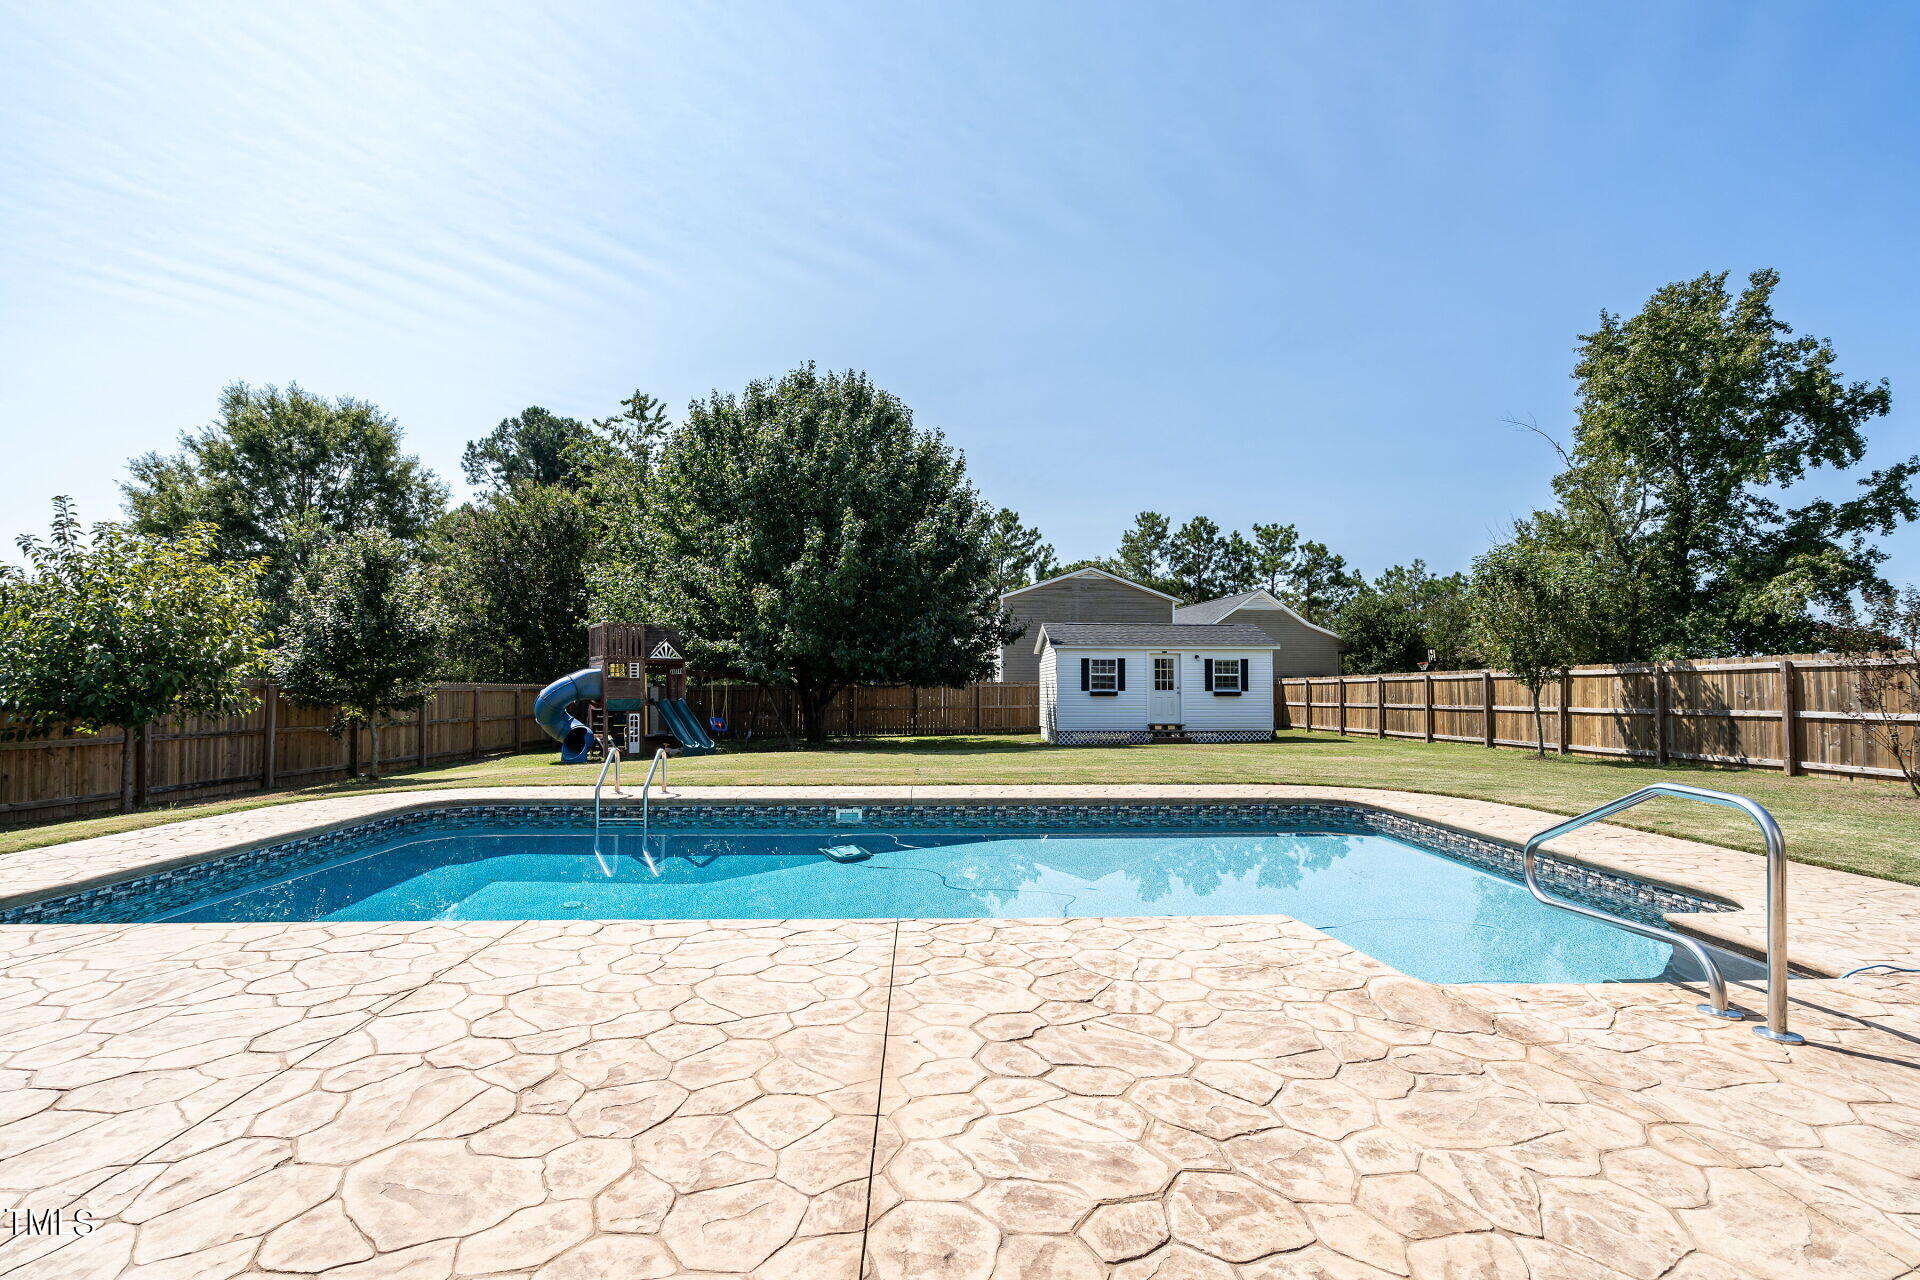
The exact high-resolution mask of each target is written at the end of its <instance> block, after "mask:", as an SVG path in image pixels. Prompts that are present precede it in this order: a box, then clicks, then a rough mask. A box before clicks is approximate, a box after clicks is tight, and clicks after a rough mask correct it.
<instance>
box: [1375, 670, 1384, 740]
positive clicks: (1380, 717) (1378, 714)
mask: <svg viewBox="0 0 1920 1280" xmlns="http://www.w3.org/2000/svg"><path fill="white" fill-rule="evenodd" d="M1373 736H1374V737H1376V738H1384V737H1386V736H1387V678H1386V677H1385V676H1375V677H1374V678H1373Z"/></svg>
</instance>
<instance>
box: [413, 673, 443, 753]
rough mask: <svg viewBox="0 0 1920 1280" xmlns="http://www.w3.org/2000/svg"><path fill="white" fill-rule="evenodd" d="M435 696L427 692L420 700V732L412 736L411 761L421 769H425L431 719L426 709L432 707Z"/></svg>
mask: <svg viewBox="0 0 1920 1280" xmlns="http://www.w3.org/2000/svg"><path fill="white" fill-rule="evenodd" d="M436 696H437V695H436V694H435V693H432V692H429V693H428V694H427V696H426V697H424V698H422V699H421V700H420V717H419V719H420V731H419V733H417V734H415V735H414V743H413V759H414V763H415V764H416V765H417V766H418V767H419V768H422V769H424V768H426V767H427V733H428V729H427V725H428V723H429V722H430V721H431V719H432V717H431V716H429V715H428V714H427V709H428V708H429V707H431V706H433V700H434V698H435V697H436Z"/></svg>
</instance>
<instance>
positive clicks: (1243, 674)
mask: <svg viewBox="0 0 1920 1280" xmlns="http://www.w3.org/2000/svg"><path fill="white" fill-rule="evenodd" d="M1246 691H1247V659H1245V658H1242V659H1240V692H1242V693H1245V692H1246Z"/></svg>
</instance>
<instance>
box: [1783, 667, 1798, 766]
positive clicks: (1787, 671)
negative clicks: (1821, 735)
mask: <svg viewBox="0 0 1920 1280" xmlns="http://www.w3.org/2000/svg"><path fill="white" fill-rule="evenodd" d="M1799 693H1800V691H1799V690H1798V689H1796V688H1795V687H1794V675H1793V659H1792V658H1782V659H1780V769H1781V772H1783V773H1785V774H1786V775H1787V776H1788V777H1789V778H1797V777H1799V776H1800V731H1799V727H1798V725H1797V723H1796V721H1797V719H1798V717H1799V715H1800V698H1799Z"/></svg>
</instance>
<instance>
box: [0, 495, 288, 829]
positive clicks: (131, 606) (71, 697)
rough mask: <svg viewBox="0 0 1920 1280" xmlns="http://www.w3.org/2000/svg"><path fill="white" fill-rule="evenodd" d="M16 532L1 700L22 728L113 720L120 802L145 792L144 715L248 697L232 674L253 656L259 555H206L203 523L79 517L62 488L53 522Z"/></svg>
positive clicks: (4, 604) (127, 803) (1, 590)
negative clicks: (159, 526) (143, 529)
mask: <svg viewBox="0 0 1920 1280" xmlns="http://www.w3.org/2000/svg"><path fill="white" fill-rule="evenodd" d="M19 545H20V551H21V554H22V555H24V556H25V557H26V561H27V564H26V567H25V568H24V569H18V568H14V567H12V566H0V710H4V711H5V712H6V713H7V714H8V715H9V716H11V717H13V718H14V719H16V720H18V721H20V722H22V723H23V724H25V725H26V726H27V727H28V728H29V729H42V730H43V729H46V728H50V727H52V726H53V725H56V724H70V725H72V726H74V727H76V728H80V729H85V730H99V729H103V728H106V727H107V726H109V725H115V726H118V727H119V728H120V729H121V731H122V733H123V738H122V747H121V752H120V808H121V810H122V811H123V812H126V811H130V810H132V809H133V808H134V807H135V805H136V803H138V802H141V801H144V799H145V797H144V796H136V794H135V788H134V778H135V773H136V770H135V767H134V746H135V743H136V742H137V741H138V740H139V738H140V736H141V733H142V731H143V730H144V729H145V728H146V727H147V726H148V725H150V724H152V723H153V722H154V721H156V720H159V719H161V718H163V717H166V716H175V715H231V714H235V713H237V712H241V711H244V710H247V709H248V708H249V707H250V706H252V705H253V703H254V702H255V698H254V695H253V694H252V692H251V691H249V690H248V689H247V687H246V685H245V683H244V682H245V680H246V679H247V678H248V677H249V676H252V675H255V674H257V673H258V670H259V667H260V665H261V659H262V658H263V656H264V649H263V636H262V634H261V627H262V615H263V609H262V606H261V603H260V601H259V599H258V598H257V597H256V596H255V595H254V590H253V588H254V582H255V579H256V578H257V577H258V575H259V567H258V566H257V565H254V564H252V563H241V564H226V563H221V562H218V561H217V560H216V559H215V558H214V555H213V547H214V531H213V530H212V529H211V528H209V527H207V526H205V525H190V526H188V527H187V528H186V529H185V530H184V531H183V532H182V533H180V534H179V535H178V536H177V537H154V536H148V535H143V534H139V533H135V532H134V531H133V530H131V529H128V528H126V527H124V526H120V525H112V524H100V525H95V526H94V527H93V529H92V530H91V531H90V532H88V531H84V530H82V528H81V526H80V521H79V520H78V518H77V517H75V515H74V514H73V507H72V505H71V504H70V503H69V502H68V501H67V499H65V498H60V499H56V500H55V502H54V516H53V529H52V533H51V535H50V536H49V537H47V538H44V539H41V538H33V537H23V538H21V539H20V540H19Z"/></svg>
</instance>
